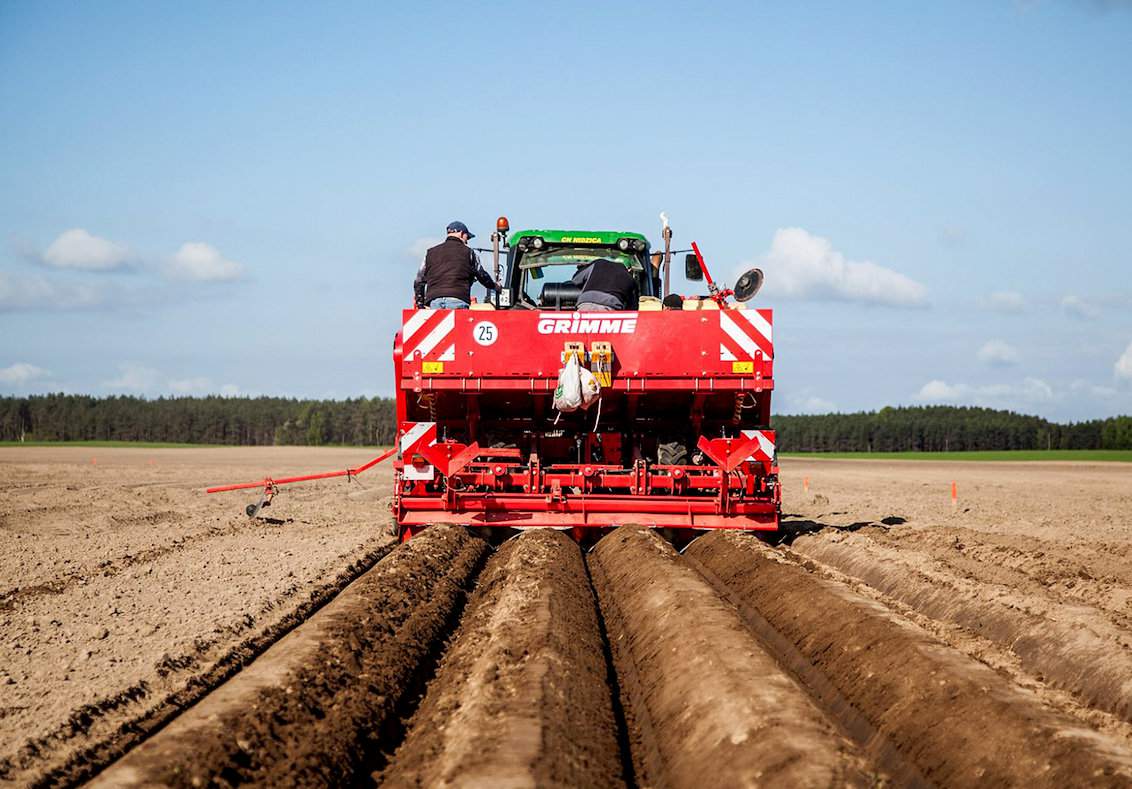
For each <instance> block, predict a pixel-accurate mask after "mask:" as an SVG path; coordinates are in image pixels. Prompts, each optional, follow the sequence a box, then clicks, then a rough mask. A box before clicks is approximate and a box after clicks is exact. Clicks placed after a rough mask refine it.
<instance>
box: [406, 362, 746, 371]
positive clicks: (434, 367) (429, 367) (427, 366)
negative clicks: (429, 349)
mask: <svg viewBox="0 0 1132 789" xmlns="http://www.w3.org/2000/svg"><path fill="white" fill-rule="evenodd" d="M750 366H751V363H750V362H747V367H750ZM421 369H422V371H423V372H426V373H442V372H444V362H423V363H422V364H421Z"/></svg>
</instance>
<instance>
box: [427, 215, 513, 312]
mask: <svg viewBox="0 0 1132 789" xmlns="http://www.w3.org/2000/svg"><path fill="white" fill-rule="evenodd" d="M473 238H475V234H474V233H472V232H470V231H469V230H468V226H467V225H465V224H464V223H463V222H452V223H450V224H449V225H448V238H446V239H444V241H443V242H442V243H440V244H437V245H436V246H435V247H432V248H431V249H429V250H428V252H426V253H425V256H424V260H422V261H421V267H420V269H418V270H417V277H416V279H414V280H413V294H414V295H415V296H416V302H417V306H418V307H424V306H426V305H427V306H428V307H429V308H431V309H434V310H453V309H465V310H466V309H468V307H469V305H470V303H471V300H472V280H473V279H474V280H478V281H479V283H480V284H481V285H483V286H484V287H485V288H487V291H488V294H489V295H490V293H491V291H493V290H494V289H495V280H493V279H492V278H491V275H490V274H488V273H487V272H486V271H484V269H483V266H481V265H480V261H479V258H478V257H476V253H475V250H472V249H469V248H468V241H470V240H471V239H473Z"/></svg>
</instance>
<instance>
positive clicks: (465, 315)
mask: <svg viewBox="0 0 1132 789" xmlns="http://www.w3.org/2000/svg"><path fill="white" fill-rule="evenodd" d="M720 312H721V311H713V310H697V311H676V312H640V313H636V312H626V313H602V314H600V315H599V314H597V313H583V314H579V313H572V312H537V311H519V310H509V311H498V312H497V311H491V310H456V311H448V310H406V311H405V312H404V314H403V330H402V332H399V333H398V334H397V338H396V341H395V344H394V350H393V363H394V370H395V378H396V387H397V415H398V422H399V428H400V429H399V432H398V440H399V444H400V443H401V442H402V441H403V440H405V437H406V436H408V435H409V433H410V430H411V428H413V427H414V426H415V425H419V424H422V423H420V422H416V421H414V418H418V419H419V418H420V417H419V415H418V416H417V417H413V415H411V414H410V410H411V409H412V406H411V402H414V401H417V400H418V399H419V398H420V397H421V395H423V394H430V393H436V392H447V393H450V394H457V395H459V396H461V397H463V398H466V405H465V408H466V409H467V413H468V415H469V416H468V419H469V420H471V419H473V418H476V417H473V416H472V414H477V415H478V403H474V402H472V401H473V399H474V398H478V397H479V396H481V395H483V394H487V393H492V392H508V393H516V394H518V393H526V394H527V395H529V396H531V397H536V396H537V397H542V398H547V397H548V396H549V393H551V392H553V390H554V388H555V386H556V385H557V376H558V371H559V368H560V366H561V362H562V352H563V346H564V343H565V342H566V341H582V342H583V343H584V344H585V345H586V346H587V347H588V346H589V343H590V342H591V341H592V340H595V339H596V340H603V341H609V342H611V343H612V345H613V349H614V356H615V362H614V373H613V380H612V381H611V385H610V386H609V387H607V388H605V389H604V391H603V395H606V396H617V397H626V398H628V397H637V398H646V399H647V398H648V397H650V396H652V395H656V394H660V393H680V392H683V393H687V394H688V395H690V396H691V397H693V398H697V397H698V398H707V397H714V396H720V395H726V396H728V397H741V396H748V395H749V396H751V397H753V398H754V399H755V402H756V404H757V407H758V409H759V415H758V416H759V418H758V419H757V421H759V422H760V423H761V424H763V425H765V424H766V422H767V421H768V420H769V409H770V393H771V391H772V390H773V388H774V381H773V345H772V344H771V338H770V337H769V336H763V335H761V334H760V333H759V330H758V329H756V328H752V327H754V326H755V325H761V326H763V329H762V331H763V332H765V333H766V334H769V326H770V323H771V317H772V316H771V313H770V311H769V310H760V311H759V315H757V316H752V317H751V318H750V319H748V320H746V321H744V318H746V316H743V312H742V311H740V310H723V311H722V312H723V313H725V315H724V316H723V317H721V315H720ZM599 317H601V318H606V319H607V320H618V321H619V322H620V325H619V326H618V327H617V328H618V331H612V329H613V324H601V323H598V324H594V323H592V322H587V321H593V320H596V319H598V318H599ZM626 320H631V321H632V331H629V332H627V331H625V329H626V325H625V322H626ZM563 322H564V323H563ZM485 323H486V324H490V327H491V331H492V332H493V333H494V335H495V339H493V340H492V341H491V342H489V343H486V344H485V343H484V342H481V341H478V340H477V339H476V336H475V335H476V333H477V332H479V333H480V335H481V337H480V339H482V338H483V329H482V327H483V325H484V324H485ZM737 324H738V325H740V326H741V327H742V331H743V332H745V334H740V335H737V334H736V325H737ZM595 328H596V331H595V330H594V329H595ZM582 329H586V330H587V331H581V330H582ZM602 329H606V330H607V331H603V330H602ZM406 334H408V335H410V336H409V341H408V342H407V341H406V340H405V335H406ZM736 336H738V339H739V340H740V342H739V343H738V344H736V342H735V340H734V338H735V337H736ZM674 338H679V341H674ZM752 349H753V350H752ZM417 410H419V409H417ZM689 418H692V419H693V420H694V419H695V416H694V415H691V414H690V415H689ZM428 424H432V423H428ZM744 432H751V433H753V432H754V431H744ZM760 432H762V434H763V436H764V439H765V440H767V441H770V442H773V433H772V432H771V431H760ZM759 446H760V445H759V442H758V441H757V440H756V438H753V437H748V436H742V435H740V436H735V437H732V438H719V439H711V440H709V439H707V438H706V437H701V438H700V441H699V448H700V449H701V450H703V452H704V454H705V455H706V456H707V458H709V459H710V460H711V461H712V464H711V465H687V466H660V465H655V464H653V465H650V464H647V463H645V462H644V461H637V462H635V463H634V464H633V465H632V466H631V467H623V466H620V465H609V464H596V463H591V464H554V465H550V466H546V467H543V466H541V464H540V460H539V458H538V457H537V455H532V456H531V457H530V459H529V462H527V463H522V462H521V459H520V452H519V450H517V449H491V450H488V449H483V448H480V447H479V446H478V444H475V443H473V444H471V445H465V444H463V443H459V442H457V441H454V440H448V441H445V440H440V441H439V443H437V442H435V441H434V442H433V443H432V445H430V446H421V447H416V446H414V447H404V446H401V447H399V448H400V449H401V450H402V456H401V457H399V458H398V459H397V460H395V461H394V470H395V471H394V474H395V487H394V502H393V511H394V515H395V516H396V519H397V523H398V524H399V526H400V528H401V531H402V539H408V538H409V537H411V536H412V535H413V534H414V533H416V532H417V531H419V530H420V529H421V528H424V527H425V526H427V525H429V524H434V523H460V524H465V525H468V526H493V527H506V528H518V529H523V528H535V527H551V528H559V529H570V530H573V531H574V532H575V534H577V535H580V534H582V533H583V532H585V531H589V530H593V529H608V528H610V527H614V526H620V525H628V524H635V525H642V526H651V527H656V528H676V529H743V530H763V531H773V530H775V529H777V527H778V519H779V510H780V502H781V494H780V489H779V487H778V485H777V475H778V466H777V461H776V459H775V457H774V456H773V448H771V454H770V455H767V454H766V453H765V452H763V453H761V454H760V453H759V452H758V451H757V450H758V449H759ZM414 465H415V466H417V467H418V470H420V469H422V468H423V469H425V470H429V471H431V470H432V469H433V468H435V470H436V472H439V475H438V476H434V477H430V478H429V479H411V478H409V477H407V476H406V474H405V472H406V469H407V468H408V467H409V466H414ZM441 480H443V483H442V484H441Z"/></svg>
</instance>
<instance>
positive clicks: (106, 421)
mask: <svg viewBox="0 0 1132 789" xmlns="http://www.w3.org/2000/svg"><path fill="white" fill-rule="evenodd" d="M772 427H773V428H774V429H775V430H777V431H778V447H779V449H780V450H782V451H786V452H908V451H923V452H934V451H946V450H951V451H960V450H1004V449H1132V417H1128V416H1121V417H1114V418H1110V419H1103V420H1092V421H1087V422H1075V423H1070V424H1058V423H1056V422H1050V421H1047V420H1045V419H1042V418H1041V417H1037V416H1025V415H1023V414H1016V413H1014V412H1012V411H996V410H993V409H990V408H967V407H952V406H927V407H912V408H882V409H881V410H880V411H867V412H861V413H855V414H823V415H800V416H774V417H772ZM396 432H397V425H396V411H395V408H394V403H393V400H390V399H387V398H381V397H373V398H365V397H359V398H356V399H353V400H296V399H289V398H283V397H170V398H158V399H156V400H147V399H145V398H139V397H91V396H88V395H68V394H48V395H33V396H30V397H0V440H3V441H162V442H174V443H190V444H241V445H252V446H254V445H273V444H299V445H309V446H316V445H320V444H348V445H367V446H374V445H389V444H392V443H393V440H394V436H395V434H396Z"/></svg>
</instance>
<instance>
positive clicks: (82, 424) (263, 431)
mask: <svg viewBox="0 0 1132 789" xmlns="http://www.w3.org/2000/svg"><path fill="white" fill-rule="evenodd" d="M396 433H397V424H396V409H395V407H394V403H393V401H392V400H390V399H388V398H383V397H373V398H365V397H359V398H356V399H353V400H295V399H291V398H284V397H215V396H213V397H168V398H165V397H162V398H158V399H156V400H147V399H145V398H141V397H90V396H88V395H69V394H47V395H33V396H30V397H0V441H161V442H174V443H189V444H238V445H244V446H263V445H273V444H274V445H277V444H300V445H308V446H317V445H320V444H352V445H367V446H376V445H383V444H392V443H393V439H394V436H395V435H396Z"/></svg>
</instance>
